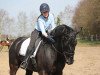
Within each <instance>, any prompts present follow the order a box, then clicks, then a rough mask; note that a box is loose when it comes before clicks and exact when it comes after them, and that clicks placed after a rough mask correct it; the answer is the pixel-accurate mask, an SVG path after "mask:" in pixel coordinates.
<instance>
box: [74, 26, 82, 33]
mask: <svg viewBox="0 0 100 75" xmlns="http://www.w3.org/2000/svg"><path fill="white" fill-rule="evenodd" d="M82 29H83V27H80V28H79V30H77V31H75V34H76V35H77V34H78V33H79V32H81V31H82Z"/></svg>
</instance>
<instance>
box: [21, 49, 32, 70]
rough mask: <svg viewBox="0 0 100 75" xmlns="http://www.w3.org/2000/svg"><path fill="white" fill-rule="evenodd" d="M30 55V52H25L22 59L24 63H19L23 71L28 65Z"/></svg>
mask: <svg viewBox="0 0 100 75" xmlns="http://www.w3.org/2000/svg"><path fill="white" fill-rule="evenodd" d="M30 55H31V50H29V49H28V50H27V52H26V56H25V58H24V61H23V62H22V63H21V65H20V67H21V68H23V69H26V68H27V66H28V63H29V59H30Z"/></svg>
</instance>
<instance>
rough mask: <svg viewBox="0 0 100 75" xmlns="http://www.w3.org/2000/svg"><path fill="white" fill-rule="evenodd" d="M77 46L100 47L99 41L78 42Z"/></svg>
mask: <svg viewBox="0 0 100 75" xmlns="http://www.w3.org/2000/svg"><path fill="white" fill-rule="evenodd" d="M78 45H83V46H100V41H88V40H78Z"/></svg>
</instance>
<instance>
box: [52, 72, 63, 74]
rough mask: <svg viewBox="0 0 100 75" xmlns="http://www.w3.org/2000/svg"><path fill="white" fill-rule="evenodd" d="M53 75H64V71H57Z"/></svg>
mask: <svg viewBox="0 0 100 75" xmlns="http://www.w3.org/2000/svg"><path fill="white" fill-rule="evenodd" d="M52 75H63V72H62V71H56V72H54V73H53V74H52Z"/></svg>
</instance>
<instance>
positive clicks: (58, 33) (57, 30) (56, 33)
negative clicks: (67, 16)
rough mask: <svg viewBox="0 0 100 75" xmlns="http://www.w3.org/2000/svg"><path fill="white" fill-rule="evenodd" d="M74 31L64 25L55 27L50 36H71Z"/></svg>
mask: <svg viewBox="0 0 100 75" xmlns="http://www.w3.org/2000/svg"><path fill="white" fill-rule="evenodd" d="M73 31H74V30H73V29H72V28H71V27H69V26H67V25H65V24H62V25H59V26H57V27H55V28H54V29H53V30H52V32H51V33H50V34H51V35H52V36H55V37H56V36H61V35H64V34H69V33H70V32H73Z"/></svg>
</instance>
